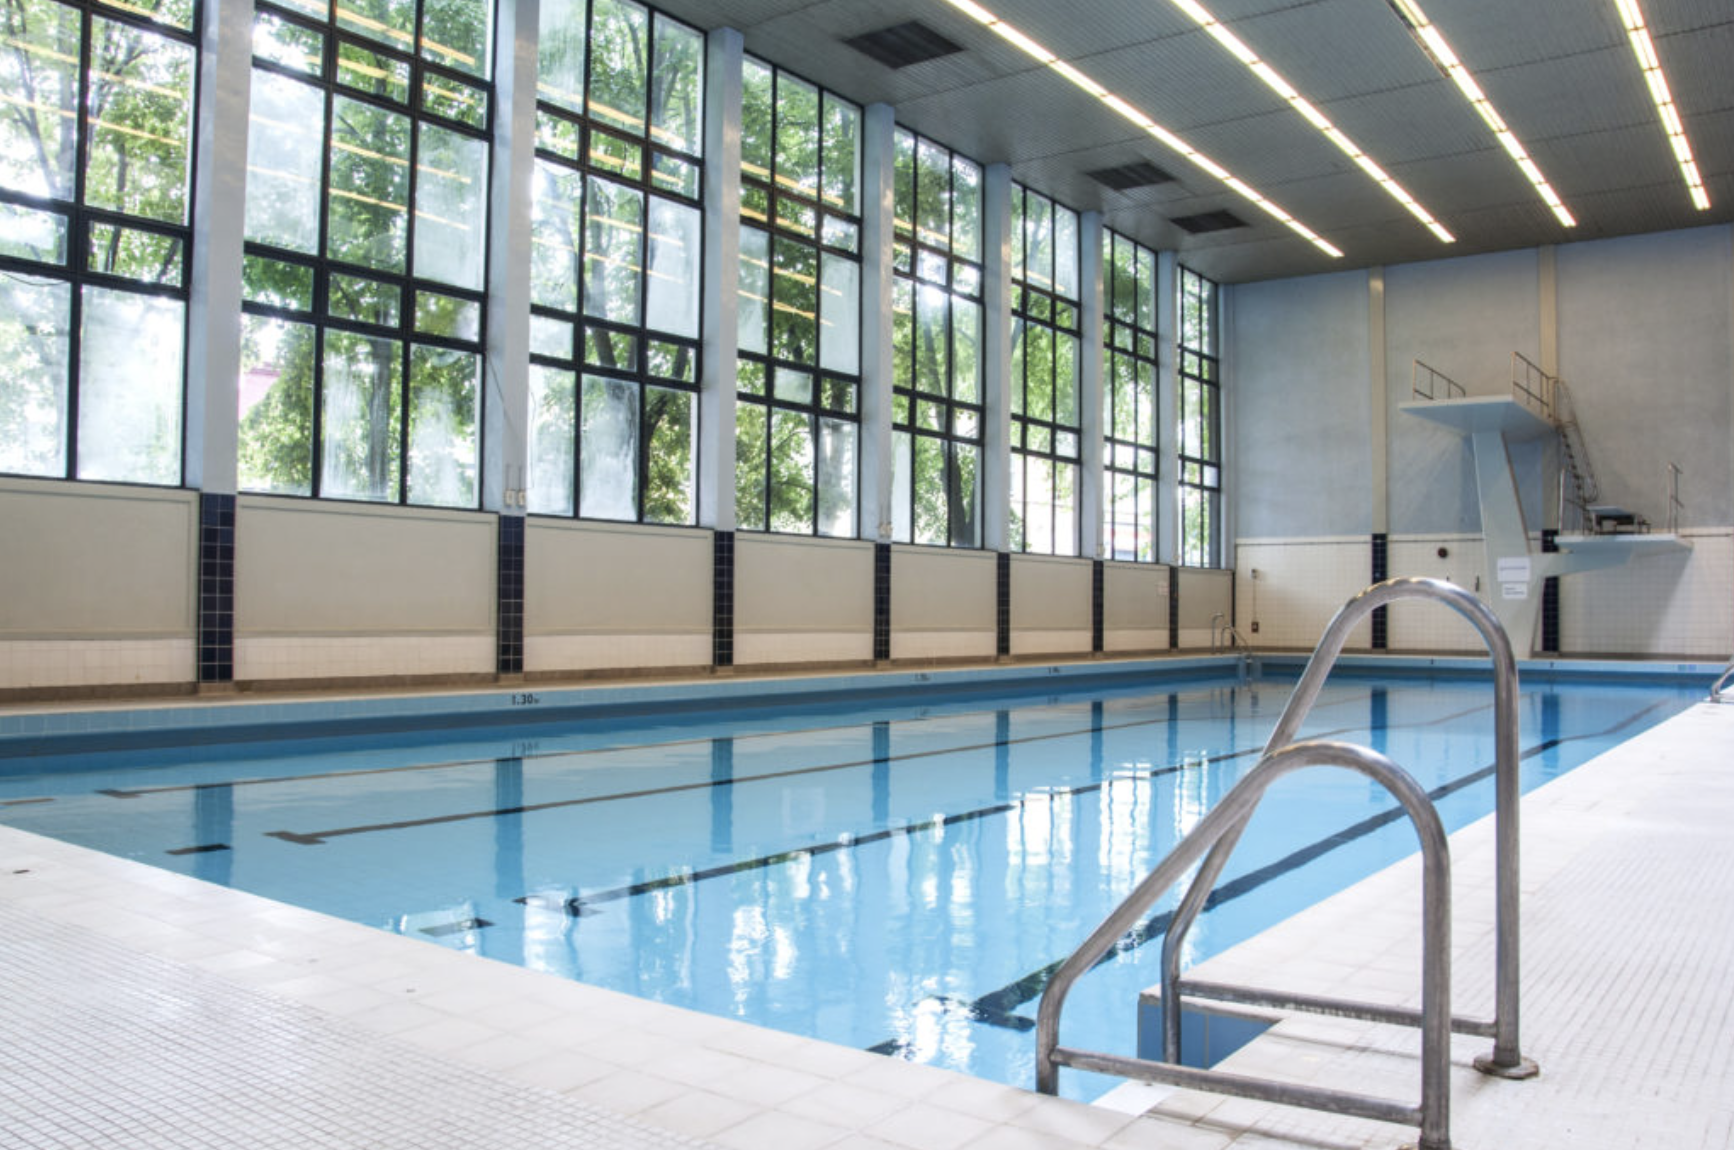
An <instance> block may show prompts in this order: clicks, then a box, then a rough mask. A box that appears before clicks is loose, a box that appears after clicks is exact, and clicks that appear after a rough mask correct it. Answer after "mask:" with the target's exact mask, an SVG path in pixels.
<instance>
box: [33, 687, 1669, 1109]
mask: <svg viewBox="0 0 1734 1150" xmlns="http://www.w3.org/2000/svg"><path fill="white" fill-rule="evenodd" d="M1291 685H1292V683H1291V681H1290V680H1285V679H1281V678H1275V679H1272V678H1266V679H1264V680H1262V681H1247V680H1244V679H1242V678H1240V677H1238V676H1236V675H1232V674H1216V675H1204V676H1201V677H1196V678H1192V679H1188V680H1171V681H1154V682H1147V683H1145V684H1143V685H1128V684H1126V683H1125V682H1123V681H1121V682H1116V683H1113V684H1112V685H1107V686H1104V685H1102V682H1100V681H1099V682H1098V683H1097V685H1095V686H1093V687H1091V686H1087V685H1085V686H1076V685H1072V683H1071V681H1069V680H1068V681H1065V682H1061V681H1056V682H1055V683H1054V684H1053V687H1052V688H1049V687H1047V686H1045V685H1043V684H1041V683H1039V682H1034V681H1031V680H1028V679H1026V680H1025V681H1024V682H1023V683H1022V684H1021V685H1020V686H1018V687H1017V688H1016V689H1015V690H1013V691H1012V692H1011V693H1008V694H1004V695H999V696H995V695H989V694H985V693H983V692H982V691H981V690H979V689H973V690H971V691H969V692H947V691H945V690H943V689H941V686H940V684H938V683H935V684H934V685H933V687H932V688H931V689H925V690H922V691H920V692H916V691H911V692H909V693H908V694H906V695H903V696H902V697H888V696H875V697H871V698H864V699H862V700H860V701H851V700H848V699H831V700H828V701H823V702H814V703H808V704H802V705H789V706H783V707H780V708H779V707H774V706H753V707H740V708H737V709H735V710H731V711H711V712H705V711H698V710H686V711H673V712H667V713H662V714H656V713H651V714H643V715H636V716H621V717H617V718H613V719H599V718H592V719H590V720H588V721H584V722H578V723H573V722H570V721H566V722H542V723H537V724H517V725H513V726H510V727H504V726H495V727H489V728H477V729H473V730H463V729H452V730H447V731H444V732H441V735H440V737H441V738H442V740H443V741H441V742H439V743H437V744H435V743H430V742H428V741H427V738H426V737H421V736H418V737H416V738H414V739H412V740H406V739H402V738H396V739H394V738H391V737H388V736H385V735H382V734H370V735H364V736H353V737H347V738H338V737H331V736H327V737H321V738H318V739H310V740H305V741H296V740H293V739H291V740H285V741H276V742H261V741H254V742H243V743H235V744H233V745H230V746H224V747H215V746H209V745H206V746H200V747H198V748H196V749H190V750H185V751H182V750H176V749H174V748H172V747H158V748H155V749H152V750H149V751H141V752H136V753H133V752H126V751H116V750H107V751H102V752H91V751H84V752H81V753H80V754H78V755H77V756H67V757H65V758H62V759H57V758H56V757H54V756H47V755H31V756H16V757H13V758H10V759H0V822H4V823H6V824H8V825H11V826H15V827H18V828H20V829H23V830H28V831H33V832H36V833H39V834H44V835H49V836H52V837H55V838H59V839H63V840H67V841H70V842H73V843H77V844H80V845H83V846H87V847H92V848H95V849H97V850H102V851H106V852H109V853H112V854H116V855H122V856H125V857H128V858H133V859H137V860H140V861H143V862H147V863H150V864H152V865H155V866H159V867H164V868H167V869H171V870H175V871H179V872H182V873H185V874H190V875H193V876H196V877H198V878H201V879H205V880H208V881H211V882H216V883H221V884H225V885H229V886H233V887H236V888H240V889H243V890H246V891H250V892H253V893H255V894H259V895H264V896H266V897H269V898H274V899H279V900H282V901H284V902H288V903H293V904H296V905H300V906H306V907H310V908H313V909H315V910H319V911H322V912H325V913H328V914H332V915H337V916H340V917H343V918H346V919H350V920H353V921H356V922H361V923H365V924H368V925H371V926H375V927H378V928H381V929H384V930H389V931H394V932H398V933H401V934H405V935H409V936H411V937H415V938H418V939H422V940H425V941H426V942H427V943H429V944H430V945H439V946H445V947H449V948H453V949H457V950H462V951H467V952H470V953H472V954H476V955H480V956H483V957H486V958H491V959H496V960H499V961H504V962H510V963H515V964H519V965H522V966H527V967H530V968H533V969H537V970H541V971H546V972H548V973H550V974H553V975H556V976H559V977H563V978H571V979H577V980H581V981H584V982H587V983H592V984H595V985H598V986H603V987H608V988H612V989H615V990H619V991H623V992H626V993H629V994H633V995H638V996H641V997H644V998H649V999H654V1000H657V1001H661V1002H667V1003H672V1004H675V1005H679V1006H684V1007H690V1008H692V1009H695V1010H700V1011H706V1012H709V1013H713V1014H718V1015H725V1016H728V1017H731V1018H737V1019H741V1020H744V1021H747V1022H750V1023H754V1024H757V1025H761V1026H767V1027H773V1028H778V1029H782V1030H787V1031H791V1032H796V1033H800V1034H805V1035H809V1036H812V1037H816V1038H820V1039H824V1040H827V1041H830V1042H835V1043H841V1044H845V1045H849V1046H854V1047H859V1048H867V1049H873V1050H876V1051H880V1052H882V1053H885V1054H888V1055H891V1056H895V1057H900V1058H905V1059H910V1060H914V1061H920V1062H926V1063H933V1064H937V1065H941V1066H946V1067H949V1068H952V1069H956V1070H960V1071H964V1072H967V1073H970V1074H974V1075H977V1076H980V1077H984V1078H988V1079H992V1080H996V1081H1000V1082H1005V1083H1009V1084H1013V1085H1017V1086H1022V1087H1028V1086H1030V1085H1031V1082H1032V1079H1033V1064H1034V1033H1033V1020H1034V1017H1035V1010H1036V1005H1037V1000H1038V998H1039V996H1040V993H1041V990H1042V988H1043V986H1044V985H1045V982H1046V979H1047V978H1048V976H1049V974H1050V973H1051V971H1052V970H1053V969H1054V967H1055V966H1056V965H1057V964H1058V963H1059V962H1060V961H1061V960H1062V959H1063V958H1064V957H1065V956H1066V955H1067V954H1068V953H1069V952H1070V951H1071V950H1072V948H1073V947H1074V946H1075V945H1076V944H1077V943H1078V942H1079V941H1081V940H1082V939H1083V937H1084V936H1085V935H1086V934H1087V933H1088V932H1089V931H1090V929H1091V928H1093V927H1094V926H1095V924H1096V923H1097V922H1098V921H1100V919H1101V918H1102V917H1103V916H1104V915H1105V914H1106V912H1107V911H1108V910H1109V909H1110V908H1111V907H1112V906H1113V905H1114V904H1115V903H1116V902H1117V901H1118V900H1119V899H1120V898H1121V897H1122V896H1123V895H1124V894H1125V893H1126V892H1127V891H1128V890H1129V889H1130V888H1131V887H1132V886H1133V885H1134V884H1135V883H1136V882H1137V881H1138V880H1139V879H1140V878H1142V877H1143V875H1144V874H1145V873H1146V872H1147V871H1148V870H1149V869H1150V868H1151V867H1152V866H1153V865H1154V864H1155V863H1156V862H1157V861H1159V860H1160V858H1161V857H1162V856H1163V855H1164V854H1165V853H1166V852H1167V851H1168V850H1169V849H1170V847H1171V846H1172V845H1173V844H1174V843H1175V842H1176V841H1178V839H1179V837H1180V836H1182V835H1184V834H1185V833H1186V831H1187V830H1188V829H1189V828H1191V827H1192V826H1193V825H1195V824H1196V823H1197V821H1198V820H1199V818H1200V817H1201V816H1202V815H1203V813H1204V812H1205V811H1206V810H1207V809H1209V807H1210V805H1211V804H1212V803H1213V802H1215V801H1216V800H1217V799H1218V798H1219V797H1220V796H1221V795H1222V794H1223V793H1224V792H1226V790H1227V789H1228V788H1229V787H1230V786H1232V785H1233V783H1234V782H1235V780H1236V779H1237V778H1239V777H1240V776H1241V775H1242V774H1243V773H1244V772H1245V771H1246V770H1248V769H1249V768H1250V767H1251V766H1252V765H1253V763H1254V762H1255V760H1256V759H1257V756H1258V752H1259V750H1260V749H1261V747H1262V744H1263V742H1264V739H1265V737H1266V735H1267V734H1268V733H1269V730H1270V728H1271V726H1272V725H1273V724H1274V722H1275V720H1276V717H1277V715H1278V713H1279V712H1280V711H1281V709H1282V707H1283V704H1284V703H1285V701H1286V700H1287V697H1288V693H1289V690H1290V687H1291ZM1701 695H1702V690H1701V688H1700V687H1696V686H1673V685H1665V684H1655V683H1650V684H1642V685H1638V684H1630V683H1596V682H1572V683H1569V684H1566V683H1547V682H1541V681H1539V678H1538V679H1537V680H1536V681H1533V682H1526V683H1525V685H1524V689H1523V699H1522V704H1521V708H1520V718H1521V730H1522V739H1521V745H1522V753H1523V785H1524V787H1525V788H1526V789H1527V788H1531V787H1534V786H1537V785H1540V784H1542V783H1545V782H1546V781H1548V780H1549V779H1551V778H1553V777H1556V776H1557V775H1559V774H1561V773H1563V772H1565V771H1568V770H1570V769H1571V768H1572V767H1574V766H1577V765H1578V764H1580V763H1582V762H1584V761H1586V760H1588V759H1589V758H1591V757H1592V756H1594V755H1595V754H1597V753H1599V752H1601V751H1603V750H1605V749H1607V748H1609V747H1611V746H1613V745H1615V744H1617V743H1619V742H1621V741H1623V740H1624V739H1626V738H1629V737H1631V736H1632V735H1634V734H1636V733H1637V732H1638V731H1640V730H1643V729H1644V728H1646V727H1648V726H1651V725H1653V724H1655V723H1658V722H1660V721H1662V720H1663V719H1665V718H1668V717H1669V716H1671V715H1674V714H1676V713H1678V712H1680V711H1682V710H1684V709H1685V708H1686V707H1687V706H1688V705H1690V704H1691V703H1692V702H1694V701H1695V700H1696V699H1698V698H1699V697H1701ZM1304 734H1305V735H1306V736H1308V737H1321V736H1328V737H1332V738H1340V739H1346V740H1349V741H1354V742H1361V743H1366V744H1368V745H1371V746H1373V747H1374V748H1376V749H1378V750H1380V751H1383V752H1384V753H1386V754H1387V755H1389V756H1390V757H1391V758H1392V759H1394V760H1395V761H1396V762H1397V763H1398V764H1399V765H1401V766H1403V767H1405V768H1407V769H1408V770H1409V771H1411V772H1412V773H1413V774H1415V775H1416V777H1417V778H1418V779H1419V780H1420V781H1421V783H1422V784H1423V785H1424V786H1425V787H1427V788H1428V789H1429V790H1431V791H1432V792H1433V794H1434V797H1435V801H1436V802H1437V803H1438V805H1439V809H1440V812H1441V815H1442V816H1443V818H1444V820H1445V823H1446V826H1447V828H1448V829H1455V828H1457V827H1459V826H1462V825H1464V824H1465V823H1467V822H1470V821H1472V820H1474V819H1476V818H1478V817H1480V816H1481V815H1483V814H1486V813H1487V812H1488V811H1490V810H1491V808H1492V803H1493V785H1492V763H1493V755H1494V751H1493V743H1494V740H1493V723H1492V690H1491V687H1490V686H1489V684H1488V683H1487V681H1485V680H1477V679H1474V678H1464V677H1443V678H1423V677H1414V678H1395V679H1394V678H1391V677H1390V676H1388V675H1387V676H1382V677H1380V678H1379V679H1376V680H1375V679H1372V678H1360V677H1356V676H1355V675H1352V674H1341V673H1339V674H1338V675H1336V676H1334V677H1333V678H1332V679H1331V681H1330V682H1329V684H1328V685H1327V686H1326V688H1325V690H1324V692H1323V693H1322V694H1321V696H1320V698H1319V701H1318V703H1317V705H1316V706H1315V707H1314V709H1313V711H1312V714H1311V717H1310V719H1309V721H1308V723H1307V725H1306V727H1305V729H1304ZM412 744H413V745H412ZM1414 849H1415V839H1414V833H1413V831H1412V830H1411V829H1410V827H1409V826H1408V825H1407V823H1406V822H1404V821H1403V820H1402V819H1401V817H1400V816H1399V814H1398V808H1397V805H1396V803H1395V801H1394V800H1392V799H1391V798H1390V797H1389V796H1388V795H1387V794H1385V793H1384V792H1383V791H1382V790H1381V789H1380V788H1378V787H1377V786H1376V785H1373V784H1371V783H1369V782H1368V781H1367V780H1366V779H1364V778H1362V777H1361V776H1358V775H1351V774H1349V773H1347V772H1342V771H1332V770H1325V769H1318V770H1312V771H1307V772H1303V773H1301V774H1298V775H1296V776H1291V777H1289V778H1286V779H1284V780H1282V781H1280V782H1279V783H1277V784H1276V785H1275V787H1274V788H1273V790H1272V792H1271V794H1270V795H1269V797H1268V798H1267V800H1266V802H1265V803H1264V804H1263V805H1262V806H1261V807H1260V808H1259V812H1258V814H1257V815H1256V816H1255V819H1254V822H1253V823H1252V825H1251V827H1250V828H1249V830H1248V832H1247V835H1246V836H1245V839H1244V840H1243V842H1242V844H1241V846H1240V849H1239V850H1238V851H1237V852H1236V854H1235V857H1234V859H1233V861H1232V862H1231V864H1230V866H1229V868H1228V870H1227V872H1226V873H1225V875H1224V880H1223V882H1222V884H1221V885H1220V887H1219V890H1218V892H1217V894H1216V895H1215V897H1214V899H1213V903H1212V906H1211V909H1210V910H1208V911H1207V913H1206V914H1205V915H1204V916H1203V918H1202V919H1201V920H1200V922H1199V924H1198V926H1197V927H1196V928H1195V929H1194V930H1193V931H1192V933H1191V935H1190V936H1189V938H1188V960H1189V961H1197V960H1200V959H1203V958H1206V957H1208V956H1210V955H1211V954H1214V953H1217V952H1218V951H1220V950H1222V949H1224V948H1225V947H1227V946H1230V945H1232V944H1234V943H1235V942H1238V941H1240V940H1242V939H1244V938H1247V937H1249V936H1250V935H1252V934H1255V933H1257V932H1259V931H1261V930H1263V929H1265V928H1266V927H1268V926H1270V925H1272V924H1273V923H1275V922H1277V921H1280V920H1281V919H1283V918H1286V917H1288V916H1289V915H1290V914H1293V913H1294V912H1296V911H1297V910H1299V909H1301V908H1303V907H1305V906H1308V905H1311V904H1312V903H1313V902H1316V901H1317V900H1319V899H1320V898H1322V897H1324V896H1326V895H1328V894H1330V893H1332V892H1334V891H1336V890H1339V889H1341V888H1342V887H1344V886H1346V885H1348V884H1350V883H1352V882H1354V881H1355V880H1357V879H1359V878H1361V877H1364V876H1365V875H1368V874H1370V873H1372V872H1373V871H1375V870H1377V869H1379V868H1381V867H1383V866H1384V865H1386V864H1388V863H1390V862H1392V861H1394V860H1396V859H1398V858H1401V857H1402V856H1404V855H1406V854H1409V853H1411V852H1412V851H1413V850H1414ZM1173 897H1176V896H1171V898H1170V900H1169V902H1167V903H1165V904H1162V905H1159V906H1158V907H1157V908H1156V909H1155V911H1154V912H1153V913H1152V916H1151V917H1150V919H1149V920H1147V921H1146V923H1145V924H1144V925H1143V926H1142V927H1140V928H1139V929H1138V930H1136V931H1134V932H1133V933H1132V934H1131V935H1129V936H1128V937H1127V938H1126V939H1125V940H1124V941H1123V943H1122V945H1121V946H1120V948H1119V949H1118V951H1117V952H1116V953H1115V954H1114V956H1113V957H1112V959H1111V960H1109V961H1108V962H1106V963H1104V964H1103V965H1102V966H1100V967H1098V968H1097V969H1096V970H1095V971H1093V972H1092V973H1091V974H1090V975H1088V976H1086V977H1085V978H1084V979H1083V980H1082V981H1081V982H1080V983H1079V984H1078V986H1077V987H1076V988H1075V989H1074V991H1073V993H1072V995H1071V998H1070V1000H1069V1002H1068V1008H1067V1014H1066V1023H1065V1037H1066V1040H1067V1041H1068V1042H1072V1043H1073V1044H1075V1045H1080V1046H1087V1047H1091V1048H1094V1049H1101V1050H1111V1051H1124V1052H1126V1053H1131V1052H1132V1050H1133V1047H1134V1043H1135V1037H1136V1036H1135V1030H1134V1027H1135V1010H1134V1006H1135V1002H1136V998H1137V995H1138V992H1139V991H1140V990H1142V989H1143V988H1145V987H1147V986H1149V985H1151V984H1153V983H1155V982H1156V981H1157V980H1158V970H1157V959H1158V954H1159V951H1160V945H1159V944H1160V938H1161V931H1162V928H1163V925H1164V923H1165V919H1166V910H1167V907H1168V906H1171V905H1172V901H1173ZM1418 980H1419V974H1418V972H1417V982H1418ZM1062 1083H1063V1084H1064V1086H1065V1089H1066V1092H1067V1093H1068V1094H1070V1095H1072V1096H1074V1097H1092V1096H1094V1095H1095V1094H1098V1093H1100V1092H1101V1091H1103V1090H1105V1089H1106V1088H1108V1087H1109V1086H1110V1085H1112V1083H1111V1082H1110V1081H1109V1080H1107V1079H1103V1078H1098V1077H1095V1076H1092V1075H1088V1074H1082V1073H1071V1074H1068V1075H1065V1076H1064V1077H1063V1078H1062Z"/></svg>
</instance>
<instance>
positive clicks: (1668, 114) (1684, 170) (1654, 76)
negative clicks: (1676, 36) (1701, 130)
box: [1614, 0, 1710, 212]
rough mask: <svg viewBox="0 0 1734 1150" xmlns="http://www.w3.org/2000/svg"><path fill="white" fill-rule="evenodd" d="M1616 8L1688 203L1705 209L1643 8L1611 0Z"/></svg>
mask: <svg viewBox="0 0 1734 1150" xmlns="http://www.w3.org/2000/svg"><path fill="white" fill-rule="evenodd" d="M1614 6H1615V7H1617V8H1618V9H1619V10H1620V22H1621V23H1623V24H1624V25H1625V26H1626V38H1627V39H1628V40H1630V41H1631V42H1632V52H1633V54H1634V55H1636V56H1637V58H1638V67H1639V68H1640V69H1642V70H1643V73H1644V83H1646V84H1648V85H1649V88H1650V99H1651V100H1652V101H1653V102H1654V103H1655V105H1656V114H1657V115H1659V116H1660V117H1661V118H1662V130H1663V131H1664V132H1666V133H1667V134H1668V144H1669V146H1670V147H1672V148H1673V149H1674V160H1675V161H1676V162H1677V163H1678V164H1679V165H1680V175H1681V176H1683V177H1684V178H1685V180H1686V192H1687V194H1688V195H1690V196H1691V197H1692V206H1693V207H1695V208H1697V209H1698V210H1699V211H1701V212H1702V211H1708V210H1709V207H1710V193H1709V192H1707V191H1705V190H1704V179H1703V177H1702V176H1700V175H1699V174H1698V164H1697V161H1695V160H1693V159H1692V144H1691V142H1690V141H1689V140H1687V139H1686V127H1685V125H1684V124H1683V123H1681V121H1680V110H1679V109H1678V108H1677V107H1675V106H1674V96H1673V93H1671V92H1670V91H1668V78H1667V77H1666V76H1664V75H1662V60H1661V57H1659V56H1657V55H1656V45H1655V43H1654V42H1653V41H1652V40H1651V39H1650V29H1649V27H1648V26H1647V25H1646V24H1645V23H1644V11H1643V9H1642V8H1640V7H1638V0H1614Z"/></svg>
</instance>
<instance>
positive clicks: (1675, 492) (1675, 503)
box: [1668, 463, 1686, 535]
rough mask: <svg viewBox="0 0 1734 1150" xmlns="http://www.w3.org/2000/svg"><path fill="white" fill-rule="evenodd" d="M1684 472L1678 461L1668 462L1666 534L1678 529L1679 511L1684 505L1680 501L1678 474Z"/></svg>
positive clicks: (1684, 507) (1683, 508)
mask: <svg viewBox="0 0 1734 1150" xmlns="http://www.w3.org/2000/svg"><path fill="white" fill-rule="evenodd" d="M1682 474H1684V472H1682V471H1681V470H1680V465H1679V464H1678V463H1669V464H1668V534H1669V535H1672V534H1674V533H1675V532H1676V531H1678V530H1679V529H1680V512H1682V511H1684V510H1685V509H1686V505H1685V504H1684V503H1681V502H1680V476H1681V475H1682Z"/></svg>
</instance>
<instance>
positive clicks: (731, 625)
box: [710, 531, 735, 667]
mask: <svg viewBox="0 0 1734 1150" xmlns="http://www.w3.org/2000/svg"><path fill="white" fill-rule="evenodd" d="M710 648H711V657H710V658H711V663H712V665H714V666H717V667H732V666H734V665H735V533H734V532H733V531H718V532H717V533H716V536H715V542H714V545H713V547H712V549H711V644H710Z"/></svg>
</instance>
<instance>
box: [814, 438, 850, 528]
mask: <svg viewBox="0 0 1734 1150" xmlns="http://www.w3.org/2000/svg"><path fill="white" fill-rule="evenodd" d="M855 433H856V427H855V424H853V423H849V422H846V421H844V420H841V419H821V420H819V534H820V535H829V536H832V537H834V538H841V539H848V538H851V537H853V536H854V534H855Z"/></svg>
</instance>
